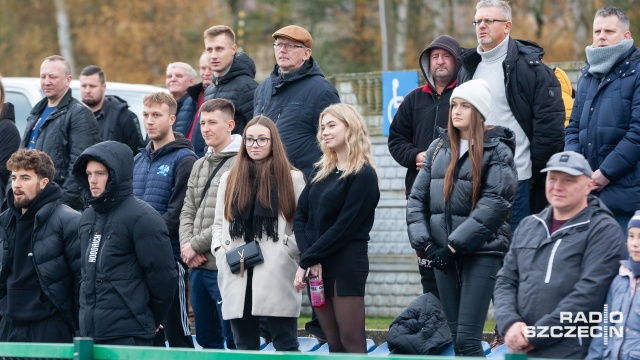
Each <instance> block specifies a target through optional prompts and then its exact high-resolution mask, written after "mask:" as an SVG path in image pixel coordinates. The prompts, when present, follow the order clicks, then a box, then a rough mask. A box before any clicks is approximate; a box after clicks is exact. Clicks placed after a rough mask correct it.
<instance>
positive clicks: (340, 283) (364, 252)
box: [320, 240, 369, 296]
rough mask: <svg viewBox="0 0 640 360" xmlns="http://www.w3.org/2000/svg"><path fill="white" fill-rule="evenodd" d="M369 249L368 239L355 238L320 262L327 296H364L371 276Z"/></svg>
mask: <svg viewBox="0 0 640 360" xmlns="http://www.w3.org/2000/svg"><path fill="white" fill-rule="evenodd" d="M368 250H369V243H368V242H367V241H358V240H355V241H351V242H349V244H348V245H347V246H345V247H344V248H342V249H340V251H338V252H337V253H334V254H331V256H329V257H327V258H325V259H323V260H322V261H321V262H320V263H321V264H322V279H323V281H324V294H325V296H364V290H365V285H366V283H367V277H368V276H369V254H368V253H369V251H368Z"/></svg>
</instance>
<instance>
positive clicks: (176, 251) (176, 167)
mask: <svg viewBox="0 0 640 360" xmlns="http://www.w3.org/2000/svg"><path fill="white" fill-rule="evenodd" d="M175 111H176V101H175V100H174V99H173V97H171V95H169V94H167V93H164V92H157V93H153V94H149V95H147V96H145V97H144V100H143V110H142V118H143V119H144V127H145V130H147V134H148V135H149V139H150V140H151V141H150V142H149V144H147V146H146V147H145V148H144V149H141V150H140V153H139V154H138V155H136V157H135V158H134V159H133V164H134V165H133V166H134V168H133V195H135V196H136V197H137V198H138V199H140V200H142V201H144V202H146V203H147V204H149V205H151V207H153V208H154V209H155V210H156V211H157V212H158V213H159V214H160V215H161V216H162V219H163V220H164V221H165V223H166V225H167V229H168V230H169V239H170V240H171V247H172V249H173V256H174V258H175V262H176V264H175V266H176V268H177V270H178V275H179V277H178V287H177V288H176V290H175V291H176V293H175V296H174V297H173V303H172V305H171V308H170V309H169V313H168V314H167V317H166V318H165V319H164V320H163V323H162V324H163V325H164V329H163V331H160V332H158V336H157V337H156V341H155V345H156V346H164V342H165V337H166V339H167V340H168V341H169V346H171V347H193V339H192V338H191V330H190V326H189V318H188V316H187V307H188V305H187V293H186V292H187V284H186V282H187V277H188V274H187V270H188V267H187V265H186V264H185V263H184V262H183V261H182V257H181V256H180V232H179V230H180V212H181V211H182V206H183V204H184V198H185V194H186V191H187V182H188V181H189V174H191V169H192V168H193V163H195V161H196V154H195V153H194V152H193V146H191V142H189V140H187V139H185V138H184V137H183V136H182V135H181V134H180V133H178V132H174V131H172V130H171V126H172V125H173V123H174V121H175V120H176V116H175ZM165 335H166V336H165Z"/></svg>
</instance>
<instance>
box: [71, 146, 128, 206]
mask: <svg viewBox="0 0 640 360" xmlns="http://www.w3.org/2000/svg"><path fill="white" fill-rule="evenodd" d="M91 160H93V161H98V162H100V163H101V164H103V165H104V166H105V167H106V168H107V170H108V171H109V180H108V181H107V187H106V189H105V191H104V192H103V193H102V195H100V196H99V197H97V198H92V199H91V200H90V201H89V203H90V204H92V205H96V204H101V203H110V202H119V201H120V200H121V199H122V198H123V197H125V196H128V195H132V194H133V152H132V151H131V149H130V148H129V147H128V146H127V145H125V144H123V143H120V142H117V141H103V142H101V143H98V144H95V145H93V146H91V147H89V148H87V149H86V150H85V151H83V152H82V154H81V155H80V156H78V159H76V161H75V163H74V164H73V176H74V177H75V179H76V181H78V183H79V184H80V186H81V187H82V189H83V190H84V191H85V192H87V193H89V194H90V192H89V181H88V180H87V175H86V173H85V170H86V168H87V163H88V162H89V161H91Z"/></svg>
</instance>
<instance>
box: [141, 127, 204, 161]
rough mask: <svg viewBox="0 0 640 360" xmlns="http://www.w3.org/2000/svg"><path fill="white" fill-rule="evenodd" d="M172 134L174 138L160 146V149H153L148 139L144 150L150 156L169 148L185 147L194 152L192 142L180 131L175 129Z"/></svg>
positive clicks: (151, 142)
mask: <svg viewBox="0 0 640 360" xmlns="http://www.w3.org/2000/svg"><path fill="white" fill-rule="evenodd" d="M173 136H174V137H175V138H176V139H175V140H173V141H172V142H170V143H168V144H167V145H165V146H163V147H161V148H160V149H154V148H153V141H149V143H148V144H147V146H146V147H145V148H144V151H145V152H146V153H147V155H148V156H150V157H155V156H156V155H157V154H159V152H158V151H162V152H164V151H170V150H175V149H182V148H187V149H189V150H191V151H194V152H195V149H194V148H193V144H191V141H189V139H187V138H186V137H184V135H182V134H181V133H179V132H177V131H174V132H173Z"/></svg>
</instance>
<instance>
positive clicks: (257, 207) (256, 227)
mask: <svg viewBox="0 0 640 360" xmlns="http://www.w3.org/2000/svg"><path fill="white" fill-rule="evenodd" d="M258 166H259V165H256V164H254V163H249V179H250V183H251V184H252V186H251V197H250V198H249V204H247V208H246V209H245V210H244V212H243V213H241V212H240V211H239V210H238V202H237V200H235V199H234V201H233V204H232V205H231V212H232V213H233V220H231V222H230V223H229V235H231V238H236V237H240V238H242V237H245V235H248V236H249V238H252V239H254V240H255V239H256V238H258V237H260V235H261V234H263V233H264V234H265V235H267V236H268V237H270V238H272V239H273V241H274V242H276V241H278V190H277V188H276V179H275V176H274V175H273V173H271V175H270V176H271V209H267V208H265V207H264V206H262V204H261V203H260V201H258V193H257V190H258V186H259V179H257V178H256V173H257V170H258V169H257V167H258Z"/></svg>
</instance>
